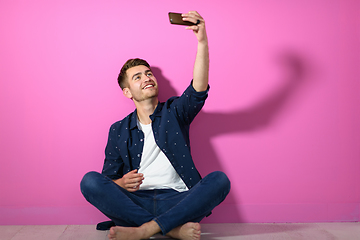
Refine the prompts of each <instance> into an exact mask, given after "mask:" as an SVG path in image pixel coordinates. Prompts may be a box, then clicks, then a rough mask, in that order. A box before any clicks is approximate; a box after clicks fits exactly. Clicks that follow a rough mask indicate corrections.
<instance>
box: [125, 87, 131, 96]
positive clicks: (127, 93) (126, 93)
mask: <svg viewBox="0 0 360 240" xmlns="http://www.w3.org/2000/svg"><path fill="white" fill-rule="evenodd" d="M123 94H124V96H125V97H127V98H129V99H132V94H131V92H130V89H129V88H127V87H126V88H124V89H123Z"/></svg>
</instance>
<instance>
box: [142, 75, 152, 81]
mask: <svg viewBox="0 0 360 240" xmlns="http://www.w3.org/2000/svg"><path fill="white" fill-rule="evenodd" d="M150 80H151V78H150V77H149V76H148V75H147V74H144V81H145V82H148V81H150Z"/></svg>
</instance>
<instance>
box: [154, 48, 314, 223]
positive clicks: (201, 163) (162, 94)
mask: <svg viewBox="0 0 360 240" xmlns="http://www.w3.org/2000/svg"><path fill="white" fill-rule="evenodd" d="M275 60H276V61H277V63H278V64H279V67H280V68H281V69H283V71H284V72H285V73H286V77H284V78H286V79H284V81H283V82H284V84H283V85H282V86H280V87H279V88H278V89H276V90H275V91H274V92H273V93H272V94H270V95H269V96H266V97H265V98H264V99H261V100H260V101H259V102H258V103H257V104H255V105H254V106H251V107H250V108H248V109H239V110H235V111H233V112H231V113H221V112H206V111H201V112H200V113H199V114H198V116H197V117H196V121H194V123H193V125H192V127H191V134H190V135H191V146H192V155H193V158H194V161H195V164H196V166H197V168H198V170H199V172H200V173H201V174H202V175H203V176H205V175H207V174H208V173H210V172H213V171H223V172H225V173H226V171H224V168H223V166H222V163H221V162H222V161H221V159H219V157H218V156H217V154H216V151H215V147H214V146H213V145H212V143H211V138H214V137H216V136H219V135H223V134H227V133H236V132H248V131H256V130H259V129H262V128H266V127H268V126H269V125H270V124H271V122H272V120H273V119H274V118H275V117H276V116H277V113H278V112H279V111H280V110H281V108H282V106H283V105H284V103H285V102H286V101H287V100H288V99H289V97H290V96H291V95H292V94H293V93H294V91H295V90H296V89H298V85H299V84H300V83H302V82H303V81H302V80H303V78H304V75H305V74H307V72H308V71H307V69H306V68H305V61H304V59H303V58H302V57H301V56H300V55H299V54H295V53H293V52H292V51H288V52H284V53H282V54H279V55H278V56H276V59H275ZM152 71H153V73H154V75H155V76H156V78H157V80H158V82H159V85H160V91H159V99H160V100H161V101H164V100H166V99H168V98H169V97H172V96H178V95H179V94H181V93H177V92H176V90H175V89H174V88H173V87H172V86H171V83H170V81H169V80H168V79H166V78H165V77H164V76H163V75H162V73H161V69H160V68H157V67H152ZM209 120H211V121H209ZM234 123H236V124H234ZM209 129H211V131H209ZM230 181H231V179H230ZM234 195H236V194H234V192H232V191H230V194H229V195H228V196H227V198H226V200H225V201H224V203H225V204H226V203H229V204H231V205H230V206H231V207H230V208H222V211H221V213H216V208H215V210H214V213H216V214H214V215H215V216H214V217H216V219H217V220H218V221H221V222H244V221H245V220H244V219H242V218H241V212H240V211H239V209H237V205H239V202H237V199H236V197H235V196H234ZM237 195H239V194H237ZM234 208H235V209H234ZM211 217H212V216H210V218H211ZM215 222H216V220H215Z"/></svg>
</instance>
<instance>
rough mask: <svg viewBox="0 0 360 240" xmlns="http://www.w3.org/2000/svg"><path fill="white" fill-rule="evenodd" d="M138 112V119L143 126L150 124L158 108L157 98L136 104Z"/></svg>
mask: <svg viewBox="0 0 360 240" xmlns="http://www.w3.org/2000/svg"><path fill="white" fill-rule="evenodd" d="M134 103H135V106H136V110H137V117H138V119H139V121H140V122H141V123H142V124H145V125H147V124H150V123H151V119H150V115H151V114H153V113H154V111H155V108H156V106H157V105H158V103H159V101H158V99H157V98H151V99H147V100H145V101H141V102H135V101H134Z"/></svg>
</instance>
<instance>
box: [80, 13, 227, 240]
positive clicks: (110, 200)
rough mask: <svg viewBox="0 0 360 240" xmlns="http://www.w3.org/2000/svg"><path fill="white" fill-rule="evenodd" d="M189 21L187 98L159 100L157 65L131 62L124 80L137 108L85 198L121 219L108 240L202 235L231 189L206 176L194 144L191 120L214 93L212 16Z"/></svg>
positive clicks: (221, 178)
mask: <svg viewBox="0 0 360 240" xmlns="http://www.w3.org/2000/svg"><path fill="white" fill-rule="evenodd" d="M183 20H184V21H189V22H193V23H197V25H193V26H189V27H187V29H190V30H193V32H194V33H195V36H196V37H197V40H198V49H197V55H196V60H195V64H194V72H193V81H192V82H191V84H190V86H189V87H188V88H187V89H186V90H185V92H184V93H183V94H182V95H181V96H180V97H172V98H170V99H169V100H168V101H166V102H165V103H159V101H158V98H157V96H158V83H157V81H156V78H155V76H154V75H153V73H152V72H151V68H150V65H149V64H148V63H147V62H146V61H145V60H142V59H130V60H128V61H127V62H126V63H125V64H124V66H123V67H122V69H121V71H120V74H119V77H118V82H119V85H120V87H121V88H122V90H123V94H124V95H125V96H126V97H127V98H129V99H132V100H133V102H134V104H135V106H136V110H135V111H134V112H133V113H131V114H129V115H128V116H127V117H126V118H124V119H123V120H121V121H119V122H116V123H114V124H113V125H112V126H111V128H110V131H109V138H108V143H107V146H106V149H105V155H106V158H105V163H104V167H103V172H102V174H100V173H96V172H89V173H87V174H86V175H85V176H84V178H83V180H82V181H81V191H82V193H83V195H84V196H85V198H86V199H87V200H88V201H89V202H90V203H91V204H93V205H94V206H95V207H96V208H98V209H99V210H100V211H101V212H103V213H104V214H105V215H106V216H108V217H109V218H110V219H111V220H112V221H113V222H114V223H115V224H116V226H115V227H112V228H111V229H110V232H109V239H126V240H129V239H130V240H131V239H134V240H135V239H148V238H149V237H151V236H153V235H154V234H156V233H159V232H162V233H163V234H164V235H167V236H169V237H172V238H176V239H186V240H188V239H189V240H196V239H200V235H201V228H200V224H199V222H200V220H201V219H203V218H204V217H205V216H208V215H209V214H210V213H211V211H212V209H213V208H214V207H216V206H217V205H218V204H220V203H221V202H222V201H223V200H224V199H225V197H226V196H227V194H228V193H229V191H230V182H229V180H228V178H227V176H226V175H225V174H224V173H222V172H213V173H210V174H209V175H207V176H206V177H204V178H203V179H201V177H200V174H199V173H198V171H197V170H196V168H195V165H194V163H193V160H192V157H191V153H190V143H189V125H190V123H191V121H192V120H193V119H194V117H195V116H196V114H197V113H198V112H199V111H200V110H201V108H202V106H203V105H204V102H205V99H206V98H207V92H208V89H209V86H208V72H209V51H208V40H207V35H206V30H205V21H204V20H203V18H202V17H201V16H200V15H199V14H198V13H197V12H193V11H191V12H189V13H187V14H183Z"/></svg>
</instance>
